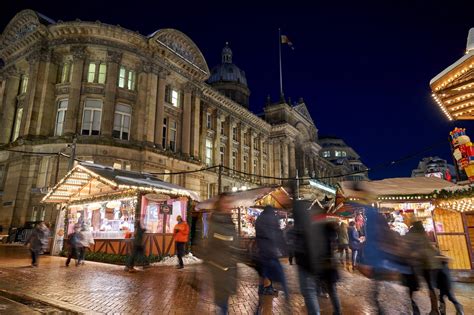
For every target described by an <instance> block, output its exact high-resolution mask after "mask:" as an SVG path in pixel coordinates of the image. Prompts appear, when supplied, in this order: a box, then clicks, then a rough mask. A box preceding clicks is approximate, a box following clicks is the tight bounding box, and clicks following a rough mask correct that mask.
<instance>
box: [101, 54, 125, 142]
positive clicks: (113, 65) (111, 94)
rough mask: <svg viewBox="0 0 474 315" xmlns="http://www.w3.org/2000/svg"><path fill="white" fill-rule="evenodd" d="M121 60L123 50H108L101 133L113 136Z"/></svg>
mask: <svg viewBox="0 0 474 315" xmlns="http://www.w3.org/2000/svg"><path fill="white" fill-rule="evenodd" d="M121 60H122V53H121V52H118V51H111V50H109V51H107V76H106V79H105V97H104V107H103V110H102V125H101V128H100V129H101V134H102V135H103V136H105V137H112V130H113V128H114V116H115V115H114V113H115V99H116V94H117V82H118V73H119V65H120V62H121Z"/></svg>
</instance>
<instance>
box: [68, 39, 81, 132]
mask: <svg viewBox="0 0 474 315" xmlns="http://www.w3.org/2000/svg"><path fill="white" fill-rule="evenodd" d="M71 53H72V56H73V62H72V75H71V83H70V84H69V100H68V105H67V111H66V118H65V120H64V134H65V135H74V134H76V133H80V126H79V127H78V126H77V122H78V117H79V115H80V112H79V111H80V101H81V87H82V75H83V71H84V59H85V58H86V47H84V46H72V47H71Z"/></svg>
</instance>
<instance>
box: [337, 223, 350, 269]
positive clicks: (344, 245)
mask: <svg viewBox="0 0 474 315" xmlns="http://www.w3.org/2000/svg"><path fill="white" fill-rule="evenodd" d="M347 228H348V227H347V224H346V223H345V222H344V221H342V222H341V223H340V224H339V226H338V229H337V245H338V246H337V247H338V248H337V249H338V252H339V260H340V262H341V265H342V266H343V268H347V269H349V264H350V263H349V261H350V259H349V234H348V232H347ZM344 254H345V255H346V259H345V260H344ZM344 262H345V264H344Z"/></svg>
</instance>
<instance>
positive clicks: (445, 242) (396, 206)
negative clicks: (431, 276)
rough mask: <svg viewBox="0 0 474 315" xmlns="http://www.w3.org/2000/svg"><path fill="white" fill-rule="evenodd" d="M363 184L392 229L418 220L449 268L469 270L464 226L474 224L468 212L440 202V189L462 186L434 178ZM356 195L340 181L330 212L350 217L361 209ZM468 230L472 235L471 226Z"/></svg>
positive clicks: (468, 244)
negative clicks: (332, 210)
mask: <svg viewBox="0 0 474 315" xmlns="http://www.w3.org/2000/svg"><path fill="white" fill-rule="evenodd" d="M363 187H364V189H366V190H367V191H368V192H370V195H371V196H372V199H373V203H372V206H374V207H376V208H377V209H378V210H379V212H381V213H383V214H385V215H386V216H387V218H389V220H390V221H391V222H390V225H391V227H392V228H393V229H394V230H396V231H397V232H399V233H400V234H402V235H404V234H405V233H406V232H407V231H408V227H409V226H410V225H411V224H412V223H413V222H414V221H421V222H422V223H423V226H424V228H425V230H426V231H427V233H428V235H429V236H430V238H431V240H432V241H433V242H434V243H436V244H437V245H438V247H439V249H440V251H441V252H442V253H443V254H445V255H447V256H449V257H451V258H452V260H451V262H450V267H451V268H453V269H457V270H470V269H472V267H473V266H472V245H471V244H472V242H471V241H470V239H469V232H470V230H469V228H468V226H469V224H470V223H472V224H473V225H474V222H471V221H470V220H471V217H469V216H466V214H468V215H469V212H466V213H465V214H463V213H461V212H460V211H459V209H455V208H451V209H448V208H447V207H446V206H441V204H447V203H446V202H445V203H440V197H441V196H442V195H443V192H446V191H451V192H456V191H462V190H463V189H465V187H464V186H459V185H456V184H454V183H452V182H449V181H445V180H443V179H440V178H435V177H410V178H389V179H384V180H379V181H370V182H365V183H364V184H363ZM360 196H361V192H360V191H357V190H355V189H354V182H349V181H346V182H341V183H340V184H339V189H338V193H337V198H336V200H337V205H336V207H335V209H334V213H335V214H340V215H343V216H353V215H354V214H355V213H357V212H358V211H362V208H363V207H361V206H359V205H358V203H357V201H358V199H359V198H360ZM451 203H452V202H451ZM458 203H459V201H458ZM467 204H468V203H467V202H466V206H465V209H468V208H469V207H470V208H469V209H470V210H471V211H473V210H474V208H473V206H472V204H471V205H470V206H467ZM473 204H474V203H473ZM468 221H469V222H470V223H469V222H468ZM473 221H474V220H473ZM472 231H473V234H474V227H473V229H472Z"/></svg>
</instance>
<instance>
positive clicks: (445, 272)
mask: <svg viewBox="0 0 474 315" xmlns="http://www.w3.org/2000/svg"><path fill="white" fill-rule="evenodd" d="M437 258H438V259H439V261H440V262H441V269H440V270H439V271H438V277H437V279H436V284H437V287H438V289H439V311H440V313H441V315H446V303H445V302H444V297H447V298H448V300H450V301H451V303H453V305H454V308H455V309H456V315H464V310H463V306H462V305H461V303H459V302H458V300H457V299H456V297H455V296H454V293H453V288H452V280H451V273H450V271H449V266H448V261H449V258H448V257H446V256H444V255H439V256H437Z"/></svg>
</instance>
